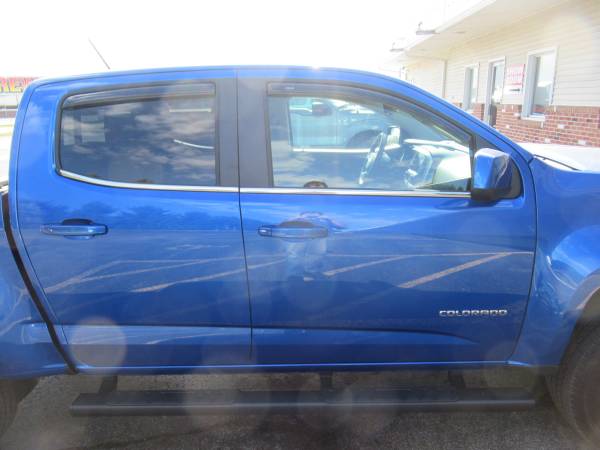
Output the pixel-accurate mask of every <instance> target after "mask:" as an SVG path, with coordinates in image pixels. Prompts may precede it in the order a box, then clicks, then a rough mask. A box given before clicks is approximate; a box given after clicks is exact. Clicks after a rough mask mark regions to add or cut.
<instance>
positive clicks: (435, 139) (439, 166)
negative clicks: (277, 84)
mask: <svg viewBox="0 0 600 450" xmlns="http://www.w3.org/2000/svg"><path fill="white" fill-rule="evenodd" d="M269 119H270V135H271V136H270V137H271V141H270V143H271V160H272V167H273V184H274V186H276V187H296V188H302V187H305V188H338V189H344V188H346V189H378V190H398V191H403V190H414V189H429V190H433V191H455V192H464V191H467V190H468V188H469V181H470V177H471V158H470V151H469V135H468V134H466V133H464V132H462V131H461V130H458V129H457V128H455V127H454V126H452V125H450V124H448V123H446V122H445V121H443V120H441V119H440V118H438V117H437V116H435V115H433V114H431V113H428V112H426V111H424V110H422V109H420V108H417V107H415V106H413V105H411V104H409V103H406V104H405V105H404V106H402V107H398V106H389V105H386V104H383V103H379V102H371V101H356V100H350V99H343V98H333V97H310V96H298V97H288V96H271V97H269Z"/></svg>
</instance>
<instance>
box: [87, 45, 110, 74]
mask: <svg viewBox="0 0 600 450" xmlns="http://www.w3.org/2000/svg"><path fill="white" fill-rule="evenodd" d="M88 42H89V43H90V45H91V46H92V48H93V49H94V51H95V52H96V54H97V55H98V58H100V59H101V60H102V62H103V63H104V65H105V66H106V68H107V69H108V70H110V66H109V65H108V63H107V62H106V60H105V59H104V57H103V56H102V54H101V53H100V51H99V50H98V49H97V48H96V46H95V45H94V43H93V42H92V39H91V38H88Z"/></svg>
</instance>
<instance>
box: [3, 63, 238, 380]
mask: <svg viewBox="0 0 600 450" xmlns="http://www.w3.org/2000/svg"><path fill="white" fill-rule="evenodd" d="M235 95H236V93H235V73H234V72H233V71H232V70H221V71H217V70H213V71H202V72H198V71H195V72H177V73H175V74H166V73H164V72H163V73H155V74H144V75H141V76H140V75H139V74H137V75H125V76H123V75H121V76H115V77H106V76H105V77H98V78H96V79H82V80H80V81H73V82H70V83H66V84H62V83H58V84H48V85H43V86H40V87H38V88H37V89H36V90H35V92H34V93H33V95H32V98H31V103H30V105H29V108H28V112H27V115H26V118H25V123H24V127H23V134H22V136H21V143H20V149H19V152H18V156H15V159H18V162H17V163H18V173H17V177H16V180H13V181H12V182H13V183H14V187H15V189H11V196H12V199H11V201H12V202H13V204H15V205H16V217H17V219H18V227H19V231H20V237H21V240H20V241H19V245H21V246H23V248H22V249H21V251H23V250H25V252H24V253H23V254H24V255H25V254H26V255H27V256H28V258H25V259H26V265H27V269H28V270H29V271H30V273H31V274H32V275H33V278H34V280H35V282H36V284H37V288H38V289H39V291H40V296H41V297H42V298H43V300H44V302H45V303H46V307H47V308H48V311H49V313H50V315H51V317H52V319H53V320H54V322H55V323H56V324H57V325H58V326H59V327H58V328H59V330H62V333H63V339H64V341H65V343H66V345H67V349H68V350H69V352H70V353H71V355H72V357H73V358H74V360H75V361H76V363H77V364H78V365H79V366H80V367H82V368H95V367H120V368H123V367H124V368H133V369H136V368H154V369H152V370H155V369H156V370H165V369H166V368H168V367H196V366H201V365H214V364H237V363H243V362H245V361H246V360H247V358H248V352H249V348H250V327H249V325H250V317H249V304H248V295H247V287H246V273H245V262H244V254H243V246H242V234H241V228H240V215H239V203H238V202H239V198H238V196H239V192H238V186H237V185H238V174H237V167H238V164H237V135H236V133H237V129H236V99H235Z"/></svg>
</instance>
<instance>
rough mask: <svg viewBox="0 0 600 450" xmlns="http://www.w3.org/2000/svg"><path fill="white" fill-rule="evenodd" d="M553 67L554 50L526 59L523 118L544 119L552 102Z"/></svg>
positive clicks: (536, 53)
mask: <svg viewBox="0 0 600 450" xmlns="http://www.w3.org/2000/svg"><path fill="white" fill-rule="evenodd" d="M555 67H556V51H554V50H551V51H543V52H535V53H531V54H530V55H529V57H528V58H527V75H526V76H527V82H526V84H525V98H524V104H523V115H524V116H526V117H534V118H537V117H540V118H541V117H544V112H545V111H546V107H548V106H549V105H550V103H551V102H552V90H553V88H554V70H555Z"/></svg>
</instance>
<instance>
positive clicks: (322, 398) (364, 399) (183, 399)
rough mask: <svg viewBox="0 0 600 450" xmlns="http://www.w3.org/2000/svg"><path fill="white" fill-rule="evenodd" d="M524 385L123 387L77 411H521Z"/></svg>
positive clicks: (525, 401)
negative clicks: (274, 388)
mask: <svg viewBox="0 0 600 450" xmlns="http://www.w3.org/2000/svg"><path fill="white" fill-rule="evenodd" d="M535 404H536V400H535V398H534V396H532V393H531V392H529V391H527V390H524V389H512V388H503V389H493V390H492V389H468V388H462V387H459V388H456V387H452V386H449V387H445V388H443V389H432V388H427V389H423V388H409V389H387V390H379V389H370V390H333V389H331V390H330V389H326V390H320V391H231V390H230V391H218V390H206V391H119V390H112V391H111V390H103V389H101V390H100V391H99V392H98V393H95V394H81V395H80V396H79V397H78V398H77V399H76V400H75V402H73V404H72V405H71V408H70V411H71V413H72V414H73V415H76V416H153V415H201V414H220V413H227V414H231V413H236V412H239V413H246V414H251V413H253V412H267V411H269V412H273V413H289V412H305V411H311V410H312V411H323V410H325V409H326V410H330V411H340V412H341V411H350V410H352V411H359V410H368V411H373V410H386V411H448V410H516V409H528V408H532V407H533V406H535Z"/></svg>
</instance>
